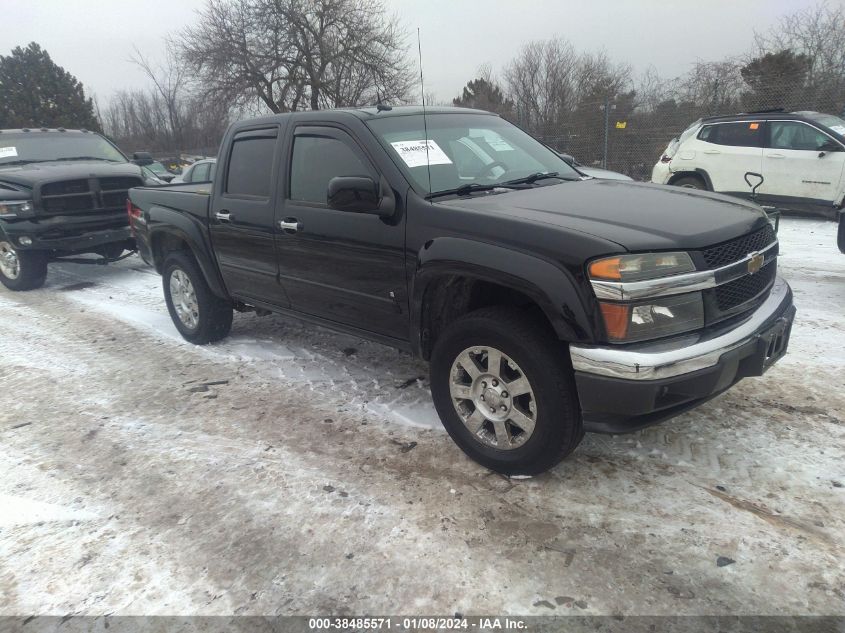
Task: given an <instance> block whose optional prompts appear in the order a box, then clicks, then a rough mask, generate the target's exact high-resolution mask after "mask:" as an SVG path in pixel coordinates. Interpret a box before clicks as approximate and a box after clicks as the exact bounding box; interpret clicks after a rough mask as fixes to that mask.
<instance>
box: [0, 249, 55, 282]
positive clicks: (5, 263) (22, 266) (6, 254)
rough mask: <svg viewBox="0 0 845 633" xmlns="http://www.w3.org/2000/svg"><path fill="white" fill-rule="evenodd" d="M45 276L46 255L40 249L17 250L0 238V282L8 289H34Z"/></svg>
mask: <svg viewBox="0 0 845 633" xmlns="http://www.w3.org/2000/svg"><path fill="white" fill-rule="evenodd" d="M46 278H47V255H46V254H45V253H43V252H40V251H18V250H17V249H16V248H15V247H14V246H12V243H11V242H9V241H8V240H3V239H2V238H0V283H2V284H3V285H4V286H6V287H7V288H8V289H9V290H34V289H35V288H40V287H41V286H43V285H44V280H45V279H46Z"/></svg>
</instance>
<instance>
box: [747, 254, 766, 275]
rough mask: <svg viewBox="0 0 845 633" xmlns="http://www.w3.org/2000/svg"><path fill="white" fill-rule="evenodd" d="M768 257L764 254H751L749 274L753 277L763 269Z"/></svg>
mask: <svg viewBox="0 0 845 633" xmlns="http://www.w3.org/2000/svg"><path fill="white" fill-rule="evenodd" d="M765 259H766V257H765V256H764V255H763V254H762V253H751V255H750V259H749V260H748V274H750V275H753V274H754V273H756V272H758V271H759V270H760V269H761V268H762V267H763V262H764V261H765Z"/></svg>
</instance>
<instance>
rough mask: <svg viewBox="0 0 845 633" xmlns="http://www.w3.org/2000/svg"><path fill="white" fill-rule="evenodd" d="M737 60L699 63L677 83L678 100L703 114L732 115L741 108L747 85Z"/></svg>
mask: <svg viewBox="0 0 845 633" xmlns="http://www.w3.org/2000/svg"><path fill="white" fill-rule="evenodd" d="M741 68H742V64H741V63H740V61H739V60H737V59H731V58H729V59H724V60H722V61H718V62H703V61H698V62H696V63H695V64H694V65H693V67H692V69H691V70H690V71H689V72H688V73H687V74H686V75H684V76H683V77H680V78H679V79H677V80H676V87H675V93H676V99H677V100H678V101H680V102H682V103H691V104H694V105H695V106H696V107H698V108H701V109H702V111H703V113H704V114H720V113H723V112H732V111H735V110H736V109H737V108H738V107H739V105H738V104H739V99H740V95H741V94H742V90H743V88H744V87H745V83H744V82H743V79H742V74H741V72H740V69H741Z"/></svg>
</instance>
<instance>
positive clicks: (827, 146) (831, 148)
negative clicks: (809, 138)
mask: <svg viewBox="0 0 845 633" xmlns="http://www.w3.org/2000/svg"><path fill="white" fill-rule="evenodd" d="M841 151H842V147H841V146H840V145H839V143H837V142H836V141H834V140H833V139H827V140H826V141H825V142H824V143H822V144H821V145H820V146H819V158H822V157H824V155H825V154H826V153H827V152H841Z"/></svg>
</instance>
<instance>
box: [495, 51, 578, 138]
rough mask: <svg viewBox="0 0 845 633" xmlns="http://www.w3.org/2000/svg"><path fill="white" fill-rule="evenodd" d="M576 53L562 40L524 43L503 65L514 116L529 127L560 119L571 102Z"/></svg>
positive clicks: (573, 93)
mask: <svg viewBox="0 0 845 633" xmlns="http://www.w3.org/2000/svg"><path fill="white" fill-rule="evenodd" d="M576 59H577V56H576V54H575V49H574V48H573V47H572V45H571V44H570V43H569V42H567V41H566V40H563V39H560V38H558V39H550V40H538V41H534V42H529V43H528V44H526V45H524V46H523V47H522V49H521V50H520V51H519V53H517V55H516V57H515V58H514V59H513V60H512V61H511V63H510V64H509V65H508V66H507V67H506V68H505V85H506V87H507V92H508V96H509V97H510V98H511V99H512V100H513V102H514V107H515V109H516V112H517V117H518V118H519V120H520V122H521V123H522V124H523V125H525V126H527V127H528V128H529V129H534V128H535V127H536V126H541V125H549V124H554V123H558V122H560V121H562V120H563V119H564V118H565V114H566V112H568V111H570V110H571V109H572V107H573V105H574V102H575V88H574V85H573V77H572V71H573V68H574V67H575V62H576Z"/></svg>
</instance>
